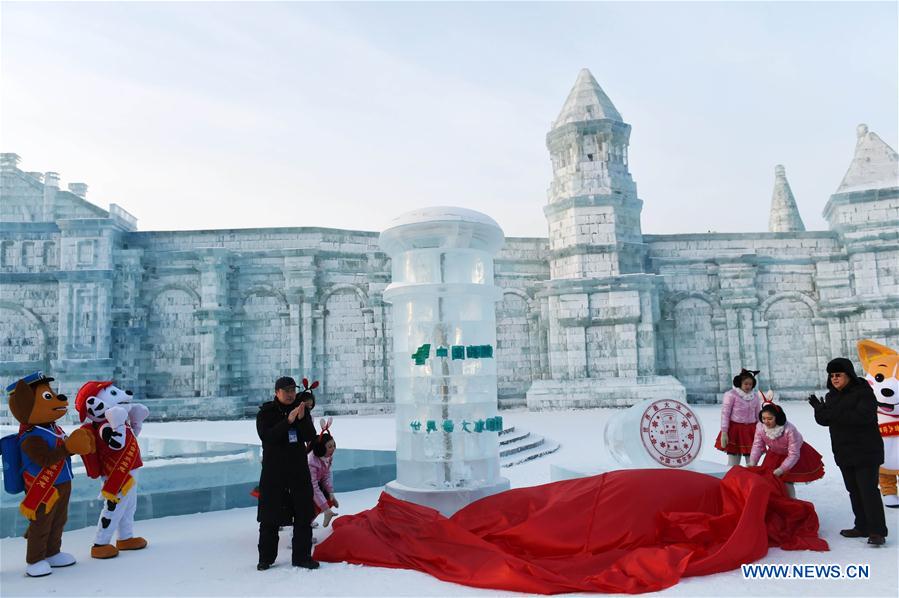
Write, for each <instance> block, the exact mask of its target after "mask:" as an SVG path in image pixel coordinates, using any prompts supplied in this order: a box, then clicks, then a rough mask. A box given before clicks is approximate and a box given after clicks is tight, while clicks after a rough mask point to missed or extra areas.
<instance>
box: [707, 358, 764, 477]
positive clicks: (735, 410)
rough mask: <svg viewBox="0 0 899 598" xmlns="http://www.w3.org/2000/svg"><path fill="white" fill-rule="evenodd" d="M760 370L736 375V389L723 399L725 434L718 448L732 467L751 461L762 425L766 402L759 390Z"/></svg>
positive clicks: (719, 441)
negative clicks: (750, 454)
mask: <svg viewBox="0 0 899 598" xmlns="http://www.w3.org/2000/svg"><path fill="white" fill-rule="evenodd" d="M757 374H758V371H752V370H747V369H745V368H743V369H742V370H740V373H739V374H737V375H736V376H734V387H733V388H731V389H730V390H729V391H727V392H726V393H724V398H722V399H721V432H719V433H718V438H717V439H716V440H715V448H716V449H718V450H719V451H724V452H725V453H727V464H728V465H731V466H733V465H739V464H740V457H745V458H746V460H747V461H748V460H749V453H750V451H751V450H752V438H753V435H754V434H755V425H756V424H757V423H758V421H759V420H758V417H759V410H760V409H761V407H762V401H761V399H760V398H759V393H758V391H757V390H756V389H755V385H756V384H757V380H756V379H755V376H756V375H757Z"/></svg>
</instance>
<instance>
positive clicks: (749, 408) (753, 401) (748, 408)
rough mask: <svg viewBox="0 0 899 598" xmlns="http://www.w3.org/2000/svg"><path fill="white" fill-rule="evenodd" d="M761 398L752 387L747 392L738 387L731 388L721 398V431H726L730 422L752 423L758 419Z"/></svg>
mask: <svg viewBox="0 0 899 598" xmlns="http://www.w3.org/2000/svg"><path fill="white" fill-rule="evenodd" d="M761 410H762V399H761V397H759V393H757V392H756V390H755V389H754V388H753V389H752V392H750V393H749V394H746V393H744V392H743V391H742V390H741V389H739V388H736V387H734V388H731V389H730V390H729V391H727V392H726V393H724V398H723V399H722V400H721V431H722V432H727V429H728V428H729V427H730V422H737V423H738V424H752V423H756V422H758V421H759V411H761Z"/></svg>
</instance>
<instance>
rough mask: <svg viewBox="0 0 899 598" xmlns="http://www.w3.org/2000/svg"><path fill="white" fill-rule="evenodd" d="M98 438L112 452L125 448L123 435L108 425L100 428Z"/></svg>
mask: <svg viewBox="0 0 899 598" xmlns="http://www.w3.org/2000/svg"><path fill="white" fill-rule="evenodd" d="M100 438H102V439H103V442H105V443H106V444H108V445H109V447H110V448H112V449H114V450H119V449H120V448H122V447H123V446H125V433H124V432H119V431H117V430H116V429H115V428H113V427H112V426H110V425H109V424H103V425H102V426H100Z"/></svg>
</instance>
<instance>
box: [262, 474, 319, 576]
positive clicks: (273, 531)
mask: <svg viewBox="0 0 899 598" xmlns="http://www.w3.org/2000/svg"><path fill="white" fill-rule="evenodd" d="M310 489H311V487H310ZM262 491H263V492H264V489H262ZM308 494H310V492H300V491H298V490H297V489H295V488H291V489H288V490H286V491H285V492H284V494H283V495H281V497H282V498H283V500H284V502H285V503H287V504H285V505H282V506H284V507H287V508H286V509H284V510H281V509H275V512H276V513H282V514H283V517H282V519H285V518H287V517H289V518H290V519H292V520H293V542H292V545H291V548H292V554H291V559H290V560H291V562H292V563H293V564H294V565H297V564H299V563H302V562H304V561H308V560H309V559H310V558H312V504H313V503H312V497H311V496H307V495H308ZM287 525H290V524H289V523H287ZM279 527H280V524H279V523H272V522H271V521H270V520H267V521H262V522H260V523H259V562H260V563H267V564H272V563H274V562H275V559H276V558H277V557H278V529H279Z"/></svg>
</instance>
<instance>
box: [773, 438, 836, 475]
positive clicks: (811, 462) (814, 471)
mask: <svg viewBox="0 0 899 598" xmlns="http://www.w3.org/2000/svg"><path fill="white" fill-rule="evenodd" d="M786 458H787V456H786V455H785V454H783V453H775V452H774V451H768V452H767V453H765V458H764V459H763V460H762V462H761V463H759V465H760V466H761V468H762V469H764V470H765V471H771V472H773V471H774V470H775V469H777V468H778V467H780V464H781V463H783V462H784V460H785V459H786ZM823 477H824V461H822V460H821V453H819V452H818V451H816V450H815V449H814V447H813V446H812V445H810V444H809V443H807V442H803V443H802V447H800V449H799V460H798V461H796V465H794V466H793V467H791V468H790V471H788V472H786V473H785V474H783V476H781V478H780V479H781V480H783V481H784V482H814V481H815V480H819V479H821V478H823Z"/></svg>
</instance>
